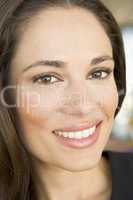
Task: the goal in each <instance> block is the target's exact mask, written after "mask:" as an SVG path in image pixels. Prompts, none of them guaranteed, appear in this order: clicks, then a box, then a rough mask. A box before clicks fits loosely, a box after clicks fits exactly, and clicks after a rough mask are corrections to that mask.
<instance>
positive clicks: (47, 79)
mask: <svg viewBox="0 0 133 200" xmlns="http://www.w3.org/2000/svg"><path fill="white" fill-rule="evenodd" d="M55 80H59V79H58V78H56V77H55V76H53V75H51V74H40V75H37V76H34V77H33V78H32V81H33V83H39V84H43V85H50V84H53V83H54V82H57V81H55Z"/></svg>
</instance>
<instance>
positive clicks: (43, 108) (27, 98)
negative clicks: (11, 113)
mask: <svg viewBox="0 0 133 200" xmlns="http://www.w3.org/2000/svg"><path fill="white" fill-rule="evenodd" d="M59 99H60V98H57V95H55V93H52V92H51V93H50V92H49V93H48V92H47V91H46V92H45V91H44V89H43V90H42V89H40V90H39V89H35V88H34V89H32V88H30V90H29V89H28V88H27V89H26V88H25V90H21V91H20V92H19V93H18V95H17V107H18V113H19V116H20V117H22V119H23V121H26V120H27V121H30V122H32V123H33V124H37V125H40V126H44V122H45V124H46V121H48V120H49V119H50V118H51V116H52V113H53V112H54V110H56V108H57V106H59V102H60V101H59Z"/></svg>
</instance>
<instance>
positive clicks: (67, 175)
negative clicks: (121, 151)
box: [34, 157, 111, 200]
mask: <svg viewBox="0 0 133 200" xmlns="http://www.w3.org/2000/svg"><path fill="white" fill-rule="evenodd" d="M34 166H36V171H37V176H36V180H35V183H36V185H37V192H38V197H39V198H38V199H39V200H44V197H45V199H47V200H53V199H54V200H60V199H61V200H62V199H63V200H68V199H74V200H77V199H79V200H81V199H89V198H92V197H93V198H94V197H95V199H96V198H97V197H99V198H98V199H100V196H102V195H103V194H106V193H107V194H108V195H109V192H111V191H110V190H111V174H110V169H109V163H108V161H107V160H106V159H105V158H103V157H102V158H101V160H100V162H99V163H98V165H97V166H96V167H95V168H93V169H90V170H86V171H80V172H70V171H67V170H65V169H62V168H58V167H56V166H53V165H52V166H51V165H46V164H44V163H43V164H42V163H41V164H40V163H36V164H35V165H34ZM99 180H100V181H99ZM102 199H103V198H102ZM105 199H106V198H105Z"/></svg>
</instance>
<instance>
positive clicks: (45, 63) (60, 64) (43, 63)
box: [22, 55, 114, 72]
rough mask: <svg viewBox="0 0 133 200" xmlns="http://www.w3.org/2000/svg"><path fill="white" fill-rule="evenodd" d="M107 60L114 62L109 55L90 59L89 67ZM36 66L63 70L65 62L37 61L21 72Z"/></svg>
mask: <svg viewBox="0 0 133 200" xmlns="http://www.w3.org/2000/svg"><path fill="white" fill-rule="evenodd" d="M108 60H112V61H114V59H113V58H112V57H111V56H109V55H103V56H99V57H96V58H94V59H92V61H91V63H90V65H91V66H93V65H97V64H100V63H102V62H104V61H108ZM37 66H50V67H55V68H65V66H67V62H64V61H62V60H40V61H37V62H35V63H33V64H31V65H29V66H27V67H26V68H25V69H24V70H23V71H22V72H26V71H27V70H29V69H31V68H34V67H37Z"/></svg>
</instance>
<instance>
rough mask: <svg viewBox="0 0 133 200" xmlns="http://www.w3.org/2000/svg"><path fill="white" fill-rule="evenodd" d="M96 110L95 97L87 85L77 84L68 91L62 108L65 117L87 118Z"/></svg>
mask: <svg viewBox="0 0 133 200" xmlns="http://www.w3.org/2000/svg"><path fill="white" fill-rule="evenodd" d="M95 108H96V102H95V95H94V92H93V91H92V89H91V88H89V87H88V85H86V83H83V82H82V83H81V82H80V83H75V84H73V85H72V86H71V87H70V88H69V89H68V90H67V91H66V95H65V99H64V103H63V107H62V112H64V113H65V115H66V114H67V115H70V116H72V115H75V116H77V117H82V118H85V116H89V115H90V113H91V114H92V113H93V110H94V109H95Z"/></svg>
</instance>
